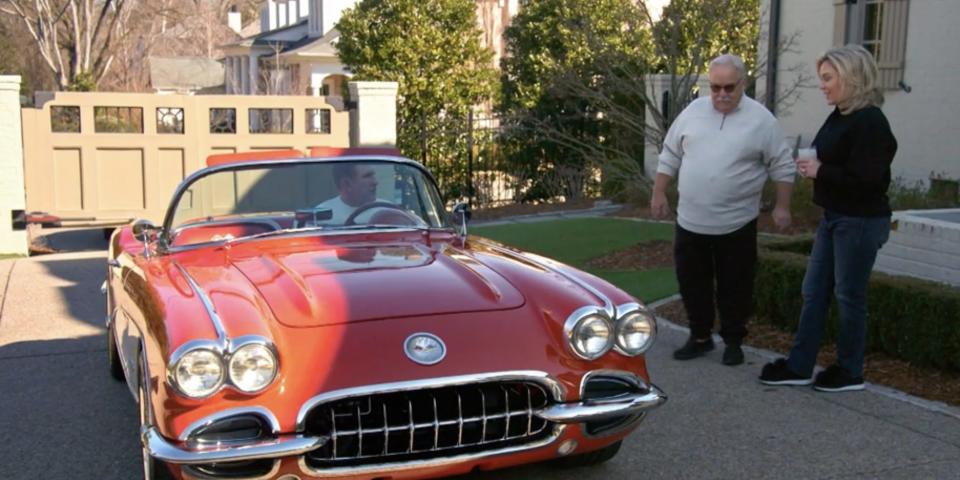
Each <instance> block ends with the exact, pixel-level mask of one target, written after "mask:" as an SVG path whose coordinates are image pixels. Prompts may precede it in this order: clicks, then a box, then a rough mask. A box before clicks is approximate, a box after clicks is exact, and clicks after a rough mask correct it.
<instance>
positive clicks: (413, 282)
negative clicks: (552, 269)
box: [231, 243, 524, 327]
mask: <svg viewBox="0 0 960 480" xmlns="http://www.w3.org/2000/svg"><path fill="white" fill-rule="evenodd" d="M231 262H232V263H233V265H234V266H235V267H236V268H237V269H238V270H240V271H241V272H242V273H243V274H244V275H245V276H246V277H247V278H248V279H249V280H250V281H251V282H252V283H253V284H254V285H255V286H256V288H257V290H258V291H259V292H260V294H261V295H262V297H263V299H264V300H265V301H266V302H267V304H269V306H270V309H271V310H272V311H273V313H274V315H275V317H276V318H277V320H278V321H279V322H280V323H282V324H284V325H286V326H290V327H316V326H325V325H337V324H343V323H350V322H362V321H369V320H377V319H385V318H403V317H414V316H423V315H437V314H450V313H464V312H484V311H495V310H508V309H514V308H518V307H521V306H523V304H524V297H523V295H522V294H521V293H520V292H519V291H518V290H517V289H516V288H515V287H514V286H513V285H511V284H510V282H508V281H507V280H506V279H505V278H504V277H503V276H501V275H500V274H498V273H497V272H496V271H494V270H493V269H492V268H491V267H490V266H488V265H485V264H484V263H482V262H481V261H479V260H478V259H477V258H476V257H475V256H473V255H471V254H470V253H469V252H467V251H463V250H456V249H452V248H449V247H448V246H447V245H446V244H442V245H440V246H438V247H429V246H426V245H423V244H417V243H401V244H390V245H383V244H370V245H351V246H325V247H321V248H311V249H306V250H302V251H291V252H277V251H272V252H263V253H259V254H257V255H254V256H248V257H243V258H234V259H231Z"/></svg>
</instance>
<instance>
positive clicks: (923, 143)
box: [757, 0, 960, 186]
mask: <svg viewBox="0 0 960 480" xmlns="http://www.w3.org/2000/svg"><path fill="white" fill-rule="evenodd" d="M760 4H761V22H762V23H761V29H762V30H763V31H764V33H765V35H761V38H762V40H761V42H760V45H759V47H760V48H759V55H758V57H759V58H760V59H761V60H765V61H766V62H767V64H768V65H776V68H775V69H774V71H775V72H776V74H775V77H774V78H772V79H770V80H771V82H770V83H769V84H764V83H765V82H759V83H760V84H759V85H758V86H757V99H758V100H766V101H767V104H768V106H770V105H775V104H776V103H777V101H778V100H779V99H781V97H782V96H784V95H789V94H790V92H789V90H791V89H792V88H793V87H796V86H797V85H796V78H797V77H796V75H797V72H796V71H791V70H790V69H791V68H793V67H800V69H801V71H803V72H805V73H806V75H807V76H808V81H807V82H806V85H801V86H800V88H799V89H796V90H794V91H795V92H796V97H795V101H794V102H793V104H792V105H791V106H790V107H789V108H788V109H786V110H784V111H777V109H776V108H774V113H775V114H776V115H777V117H778V118H779V119H780V122H781V124H782V126H783V128H784V130H785V132H786V133H787V135H788V136H790V137H792V139H793V140H794V141H796V140H797V139H798V138H799V145H800V146H801V147H802V146H807V145H809V144H810V142H811V141H812V140H813V137H814V136H815V135H816V133H817V130H818V129H819V127H820V125H821V124H822V123H823V121H824V119H825V118H826V117H827V115H828V114H829V113H830V111H831V110H832V108H831V107H829V106H828V105H827V104H826V103H825V101H824V98H823V94H822V93H821V92H820V91H819V88H818V81H817V78H816V58H817V57H818V56H819V55H820V54H822V53H823V52H825V51H826V50H827V49H829V48H831V47H833V46H836V45H843V44H845V43H859V44H862V45H864V46H865V47H866V48H867V49H869V50H870V51H871V52H873V53H874V55H875V56H876V57H877V60H878V64H879V67H880V75H881V79H880V81H881V83H882V85H883V88H884V94H885V99H886V102H885V104H884V105H883V110H884V113H886V115H887V118H888V119H889V120H890V125H891V127H892V129H893V132H894V135H896V137H897V141H898V143H899V149H898V152H897V156H896V158H895V160H894V163H893V174H894V176H895V177H900V178H901V180H902V181H903V182H905V183H906V184H907V185H914V184H915V183H916V182H921V183H922V184H923V185H924V186H929V185H930V181H931V179H933V180H934V181H936V180H938V179H947V180H953V181H955V180H957V179H960V135H958V134H957V127H956V123H955V118H956V116H957V112H958V111H960V97H958V96H957V95H954V94H953V93H952V90H951V88H952V84H953V82H954V81H955V80H956V79H957V78H958V75H960V48H957V45H960V30H957V29H956V25H957V22H960V2H958V1H956V0H829V1H823V0H821V1H808V0H761V2H760ZM771 32H773V35H772V38H774V39H779V40H783V39H785V38H788V37H791V36H794V38H795V40H796V42H795V44H794V45H793V46H792V48H790V49H789V50H787V51H779V52H778V50H782V49H779V48H771V42H770V41H769V40H768V39H769V38H770V37H771V35H770V33H771Z"/></svg>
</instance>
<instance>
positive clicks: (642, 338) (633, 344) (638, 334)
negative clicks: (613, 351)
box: [617, 311, 657, 356]
mask: <svg viewBox="0 0 960 480" xmlns="http://www.w3.org/2000/svg"><path fill="white" fill-rule="evenodd" d="M656 335H657V323H656V321H655V320H654V319H653V317H652V316H651V315H650V314H648V313H646V312H642V311H634V312H630V313H627V314H626V315H624V316H622V317H620V319H619V320H617V347H618V348H619V349H620V351H621V352H623V353H624V354H626V355H630V356H634V355H639V354H641V353H643V352H645V351H647V349H649V348H650V346H651V345H653V338H654V337H655V336H656Z"/></svg>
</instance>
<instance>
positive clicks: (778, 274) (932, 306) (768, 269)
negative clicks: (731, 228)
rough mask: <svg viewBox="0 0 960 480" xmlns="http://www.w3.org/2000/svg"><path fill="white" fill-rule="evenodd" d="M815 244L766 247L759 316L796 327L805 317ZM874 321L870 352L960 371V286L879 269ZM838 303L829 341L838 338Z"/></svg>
mask: <svg viewBox="0 0 960 480" xmlns="http://www.w3.org/2000/svg"><path fill="white" fill-rule="evenodd" d="M811 245H812V239H810V238H806V239H799V240H796V241H791V242H786V243H785V244H774V245H768V246H766V247H765V248H762V249H761V252H760V259H759V262H758V264H757V277H756V287H755V298H754V302H755V306H756V313H757V319H758V320H760V321H764V322H768V323H771V324H773V325H775V326H777V327H780V328H782V329H784V330H787V331H794V330H796V327H797V322H798V321H799V318H800V308H801V306H802V299H801V298H800V295H799V292H800V287H801V285H802V283H803V275H804V272H805V271H806V267H807V256H806V254H808V253H809V248H807V249H806V252H804V253H803V254H801V253H791V252H797V251H800V250H802V249H803V248H804V247H809V246H811ZM867 299H868V302H869V307H868V308H869V311H870V319H869V321H868V322H867V350H868V351H883V352H885V353H888V354H890V355H893V356H895V357H898V358H901V359H904V360H907V361H909V362H911V363H914V364H916V365H921V366H924V365H929V366H936V367H940V368H945V369H949V370H953V371H960V289H957V288H955V287H950V286H946V285H942V284H938V283H934V282H929V281H925V280H919V279H915V278H909V277H895V276H890V275H885V274H882V273H877V272H874V273H873V276H872V278H871V279H870V284H869V287H868V290H867ZM838 332H839V317H838V315H837V308H836V303H835V302H834V305H833V306H832V307H831V309H830V317H829V318H828V320H827V328H826V332H825V336H824V341H826V342H830V341H834V340H835V339H836V338H837V334H838Z"/></svg>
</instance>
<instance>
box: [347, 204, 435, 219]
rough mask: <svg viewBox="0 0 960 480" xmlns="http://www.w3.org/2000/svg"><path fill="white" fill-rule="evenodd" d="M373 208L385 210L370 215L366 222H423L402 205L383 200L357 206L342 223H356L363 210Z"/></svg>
mask: <svg viewBox="0 0 960 480" xmlns="http://www.w3.org/2000/svg"><path fill="white" fill-rule="evenodd" d="M374 208H382V209H385V211H381V212H377V213H374V214H373V216H372V217H370V221H368V222H366V223H368V224H377V223H381V224H383V223H385V224H388V225H423V224H424V222H423V220H421V219H420V218H419V217H417V216H415V215H413V214H411V213H410V212H408V211H406V210H404V209H403V207H401V206H399V205H396V204H393V203H390V202H384V201H376V202H370V203H367V204H364V205H360V206H359V207H357V209H356V210H354V211H353V213H351V214H350V216H349V217H347V219H346V220H344V221H343V224H344V225H356V224H357V217H359V216H360V214H362V213H363V212H366V211H367V210H372V209H374Z"/></svg>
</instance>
